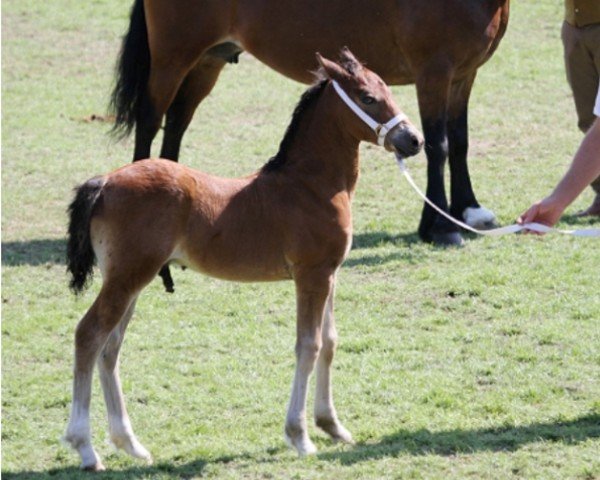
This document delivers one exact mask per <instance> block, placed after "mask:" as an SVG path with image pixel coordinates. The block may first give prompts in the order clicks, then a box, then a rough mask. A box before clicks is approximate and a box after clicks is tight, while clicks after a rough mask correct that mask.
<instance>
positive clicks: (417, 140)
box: [411, 135, 423, 153]
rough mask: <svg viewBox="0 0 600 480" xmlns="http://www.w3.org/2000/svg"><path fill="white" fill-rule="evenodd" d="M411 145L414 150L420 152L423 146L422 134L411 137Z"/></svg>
mask: <svg viewBox="0 0 600 480" xmlns="http://www.w3.org/2000/svg"><path fill="white" fill-rule="evenodd" d="M411 146H412V148H413V151H414V152H417V153H418V152H419V151H420V150H421V148H422V147H423V138H422V137H421V136H420V135H413V137H412V138H411Z"/></svg>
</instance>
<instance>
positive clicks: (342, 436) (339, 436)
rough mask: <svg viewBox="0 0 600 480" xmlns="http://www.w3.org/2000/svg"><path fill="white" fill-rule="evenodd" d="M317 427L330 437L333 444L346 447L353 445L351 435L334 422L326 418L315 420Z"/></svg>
mask: <svg viewBox="0 0 600 480" xmlns="http://www.w3.org/2000/svg"><path fill="white" fill-rule="evenodd" d="M315 423H316V424H317V427H319V428H320V429H321V430H323V431H324V432H325V433H326V434H327V435H329V436H330V437H331V439H332V440H333V441H334V442H341V443H347V444H348V445H354V440H353V439H352V434H351V433H350V432H349V431H348V430H346V429H345V428H344V426H343V425H342V424H341V423H340V422H339V421H336V420H331V419H328V418H317V419H316V420H315Z"/></svg>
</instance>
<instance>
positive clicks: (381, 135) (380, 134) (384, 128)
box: [331, 80, 408, 146]
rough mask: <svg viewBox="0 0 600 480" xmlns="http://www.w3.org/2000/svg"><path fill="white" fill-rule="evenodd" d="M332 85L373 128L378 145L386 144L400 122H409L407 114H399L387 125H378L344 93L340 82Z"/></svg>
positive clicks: (347, 103)
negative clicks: (391, 132) (389, 134)
mask: <svg viewBox="0 0 600 480" xmlns="http://www.w3.org/2000/svg"><path fill="white" fill-rule="evenodd" d="M331 83H332V85H333V88H334V89H335V91H336V92H337V94H338V95H339V96H340V98H341V99H342V100H343V101H344V103H345V104H346V105H348V106H349V107H350V109H351V110H352V111H353V112H354V113H356V115H358V117H359V118H360V119H361V120H362V121H363V122H365V123H366V124H367V125H368V126H369V127H371V130H373V131H374V132H375V135H376V136H377V144H378V145H381V146H383V145H384V143H385V137H386V136H387V134H388V133H389V132H390V130H392V129H393V128H394V127H395V126H396V125H398V124H399V123H400V122H403V121H405V120H408V117H407V116H406V115H405V114H403V113H399V114H398V115H396V116H395V117H393V118H392V119H390V120H388V121H387V122H386V123H378V122H376V121H375V120H373V119H372V118H371V117H370V116H369V115H368V114H367V113H366V112H365V111H364V110H363V109H361V108H360V107H359V106H358V105H357V104H356V102H354V100H352V99H351V98H350V97H349V96H348V94H347V93H346V92H344V90H343V89H342V87H340V84H339V83H338V82H336V81H335V80H332V81H331Z"/></svg>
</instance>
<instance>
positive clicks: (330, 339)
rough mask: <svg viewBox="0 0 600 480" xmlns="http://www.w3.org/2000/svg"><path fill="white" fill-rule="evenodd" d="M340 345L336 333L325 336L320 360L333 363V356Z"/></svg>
mask: <svg viewBox="0 0 600 480" xmlns="http://www.w3.org/2000/svg"><path fill="white" fill-rule="evenodd" d="M337 344H338V337H337V333H336V332H328V333H326V334H324V335H323V346H322V347H321V352H320V354H319V355H320V356H319V358H322V359H323V360H325V361H327V362H328V363H331V361H332V360H333V356H334V354H335V350H336V348H337Z"/></svg>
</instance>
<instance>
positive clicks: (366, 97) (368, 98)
mask: <svg viewBox="0 0 600 480" xmlns="http://www.w3.org/2000/svg"><path fill="white" fill-rule="evenodd" d="M360 101H361V102H362V103H364V104H365V105H373V104H374V103H375V102H376V100H375V98H374V97H372V96H371V95H369V94H367V93H363V94H362V95H361V96H360Z"/></svg>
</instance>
